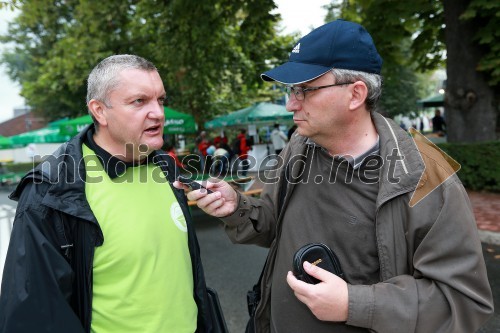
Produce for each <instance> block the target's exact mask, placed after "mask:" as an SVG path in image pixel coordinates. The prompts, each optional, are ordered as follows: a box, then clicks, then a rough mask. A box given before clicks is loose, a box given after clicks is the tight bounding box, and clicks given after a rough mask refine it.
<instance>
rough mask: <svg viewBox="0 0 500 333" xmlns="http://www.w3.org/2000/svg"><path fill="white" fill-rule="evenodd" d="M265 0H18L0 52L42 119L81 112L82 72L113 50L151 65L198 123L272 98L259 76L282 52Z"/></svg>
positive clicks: (176, 103) (285, 44)
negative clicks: (5, 48) (8, 47)
mask: <svg viewBox="0 0 500 333" xmlns="http://www.w3.org/2000/svg"><path fill="white" fill-rule="evenodd" d="M274 7H275V5H274V2H273V1H272V0H258V1H250V0H249V1H230V0H206V1H196V0H171V1H155V0H126V1H100V2H97V1H91V0H68V1H55V2H54V1H49V0H37V1H35V0H25V1H22V3H21V2H20V10H21V13H20V15H19V17H18V18H17V19H16V21H15V22H13V23H11V24H10V31H9V34H7V35H6V36H2V37H1V40H2V42H13V43H14V44H15V45H16V47H17V49H16V50H15V51H13V52H7V53H5V54H4V55H3V56H2V59H1V60H2V61H3V62H4V63H6V64H7V67H8V68H9V74H10V76H11V77H12V78H13V79H14V80H15V81H18V82H19V83H21V85H22V94H23V96H24V97H25V98H26V99H27V102H28V103H29V104H30V105H32V106H33V107H35V109H39V110H41V112H42V113H43V114H44V115H45V116H47V117H48V118H49V119H56V118H59V117H63V116H68V117H73V116H77V115H81V114H84V113H86V107H85V94H86V86H85V85H86V82H85V80H86V78H87V75H88V73H89V72H90V70H91V69H92V68H93V67H94V66H95V65H96V64H97V63H98V62H99V61H100V60H102V59H103V58H105V57H107V56H109V55H112V54H120V53H132V54H138V55H140V56H143V57H145V58H147V59H149V60H151V61H152V62H154V63H155V64H156V66H157V67H158V69H159V70H160V74H161V75H162V78H163V80H164V85H165V88H166V90H167V95H168V100H169V105H170V106H172V107H174V108H176V109H179V110H182V111H183V112H188V113H191V114H193V115H195V117H196V119H197V122H198V123H203V122H204V121H205V120H207V118H209V117H211V116H212V115H215V114H221V113H226V112H230V111H233V110H236V109H239V108H241V107H244V106H248V105H249V104H251V103H253V102H255V101H259V100H262V99H264V100H266V99H268V98H270V97H271V96H272V94H269V93H268V92H269V91H271V90H270V87H269V85H264V84H263V83H262V82H261V80H260V78H259V74H260V73H261V72H263V71H264V70H266V69H267V62H276V61H277V60H278V59H279V61H280V62H282V61H284V60H285V59H286V58H287V57H288V53H287V52H288V51H284V50H289V49H290V48H291V46H290V44H291V43H292V40H291V39H290V38H286V37H278V36H277V35H276V28H275V26H276V22H277V21H278V19H279V17H278V16H277V15H273V14H270V11H271V10H272V9H273V8H274Z"/></svg>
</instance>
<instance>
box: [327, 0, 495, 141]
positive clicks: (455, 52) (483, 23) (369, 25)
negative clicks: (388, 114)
mask: <svg viewBox="0 0 500 333" xmlns="http://www.w3.org/2000/svg"><path fill="white" fill-rule="evenodd" d="M445 2H446V1H445ZM447 3H448V4H449V5H448V7H447V8H446V6H444V5H443V1H440V0H431V1H429V0H413V1H393V0H357V1H353V0H342V1H336V2H335V3H333V4H332V5H330V10H331V13H332V14H331V15H332V16H334V15H341V16H342V17H344V18H346V19H350V20H353V21H356V22H359V23H361V24H362V25H363V26H365V28H366V29H367V30H368V31H370V33H371V34H372V37H373V38H374V40H375V42H376V45H377V49H378V51H379V52H380V53H381V55H382V58H383V59H384V69H383V73H382V74H383V76H384V78H385V86H384V90H385V92H384V95H383V97H382V101H381V102H382V105H383V106H384V107H385V108H393V107H395V106H397V105H401V106H405V107H407V106H408V102H410V103H414V102H415V101H416V98H415V97H416V96H415V95H414V94H415V93H416V91H418V89H422V88H421V87H420V88H419V87H418V86H417V87H416V89H415V86H414V85H412V84H411V83H410V82H411V81H414V80H415V81H418V80H416V79H417V77H416V76H415V73H414V72H422V73H425V72H426V71H429V70H433V69H436V68H438V67H441V66H443V65H444V64H445V63H446V66H447V71H448V78H447V87H448V88H450V87H453V89H448V90H447V93H446V102H445V103H446V109H447V115H448V117H449V120H450V122H449V124H448V125H449V126H448V130H449V134H451V135H449V139H451V140H452V141H476V140H492V139H494V138H495V124H496V119H497V113H498V92H499V88H500V58H499V57H498V54H500V38H499V36H500V30H499V29H498V26H500V16H499V15H498V12H499V11H500V3H498V1H497V2H495V1H488V0H456V1H455V0H452V1H448V2H447ZM445 9H446V12H445ZM445 18H446V21H445ZM445 23H446V24H445ZM451 31H453V34H451V33H450V32H451ZM446 32H448V33H446ZM461 32H462V33H463V32H470V34H471V36H472V37H471V38H470V40H468V38H465V37H464V35H463V34H461ZM465 39H467V40H465ZM470 55H474V56H470ZM450 59H453V62H450ZM465 73H467V79H461V78H460V76H463V77H465ZM450 74H451V75H450ZM398 85H399V87H398ZM402 87H403V88H402ZM407 88H409V90H410V91H406V93H405V92H403V91H402V90H401V89H403V90H404V89H407ZM452 90H453V91H452ZM400 93H403V94H401V95H399V94H400ZM412 95H413V96H412ZM492 96H493V97H492ZM494 96H497V97H496V98H495V97H494ZM410 97H413V98H410ZM420 97H423V96H420ZM408 98H410V99H408ZM404 99H408V100H407V103H405V102H404ZM388 103H389V104H388ZM390 104H392V106H391V105H390ZM481 124H482V125H481ZM486 124H487V125H486ZM483 125H484V126H483Z"/></svg>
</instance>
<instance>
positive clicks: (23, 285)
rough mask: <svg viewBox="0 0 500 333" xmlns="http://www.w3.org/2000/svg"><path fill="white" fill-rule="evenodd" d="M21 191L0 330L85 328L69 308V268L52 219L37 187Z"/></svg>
mask: <svg viewBox="0 0 500 333" xmlns="http://www.w3.org/2000/svg"><path fill="white" fill-rule="evenodd" d="M43 187H44V185H35V184H32V183H30V184H28V185H26V188H25V189H24V191H23V193H22V194H21V197H20V201H19V204H18V207H17V211H16V217H15V220H14V226H13V229H12V235H11V239H10V243H9V248H8V251H7V258H6V262H5V267H4V272H3V278H2V289H1V290H2V293H1V294H0V332H1V333H24V332H26V333H32V332H47V333H48V332H50V333H67V332H75V333H78V332H83V327H82V325H81V323H80V321H79V319H78V317H77V316H76V314H75V313H74V311H73V310H72V308H71V306H70V299H71V295H72V280H73V272H72V270H71V267H70V265H69V263H68V262H67V261H66V259H65V257H64V256H63V254H62V252H61V251H60V249H59V245H58V244H59V242H58V238H57V234H56V231H55V228H54V218H58V217H57V214H50V210H49V209H48V207H46V206H43V205H41V200H42V196H41V195H40V193H39V192H40V188H43Z"/></svg>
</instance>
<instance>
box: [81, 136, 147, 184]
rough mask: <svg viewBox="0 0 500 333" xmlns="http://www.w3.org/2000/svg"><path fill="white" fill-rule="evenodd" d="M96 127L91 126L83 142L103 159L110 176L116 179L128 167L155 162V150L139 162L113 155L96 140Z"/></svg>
mask: <svg viewBox="0 0 500 333" xmlns="http://www.w3.org/2000/svg"><path fill="white" fill-rule="evenodd" d="M94 134H95V128H91V129H90V130H89V131H87V135H86V136H85V138H84V140H83V143H84V144H86V145H87V147H89V148H90V149H91V150H93V151H94V153H95V154H96V156H97V158H98V159H99V160H100V161H101V163H102V166H103V168H104V171H106V173H107V174H108V176H109V178H111V179H115V178H116V177H118V176H121V175H123V174H124V173H125V171H127V168H130V167H135V166H138V165H143V164H147V163H149V162H154V160H155V159H154V158H153V156H154V155H155V153H154V152H152V153H151V154H149V155H148V157H147V158H146V159H144V161H142V162H140V163H138V162H125V161H122V160H121V159H119V158H118V157H116V156H114V155H111V154H110V153H108V152H107V151H106V150H104V149H103V148H102V147H101V146H99V145H98V144H97V143H96V142H95V140H94Z"/></svg>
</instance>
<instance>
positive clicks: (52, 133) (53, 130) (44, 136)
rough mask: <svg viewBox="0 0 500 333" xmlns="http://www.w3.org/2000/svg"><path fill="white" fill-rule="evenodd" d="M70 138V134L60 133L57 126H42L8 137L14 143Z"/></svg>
mask: <svg viewBox="0 0 500 333" xmlns="http://www.w3.org/2000/svg"><path fill="white" fill-rule="evenodd" d="M70 138H71V136H68V135H63V134H61V133H60V132H59V128H58V127H44V128H40V129H37V130H34V131H30V132H26V133H21V134H17V135H13V136H11V137H10V139H11V141H12V143H13V144H14V145H27V144H30V143H60V142H65V141H68V140H69V139H70Z"/></svg>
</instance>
